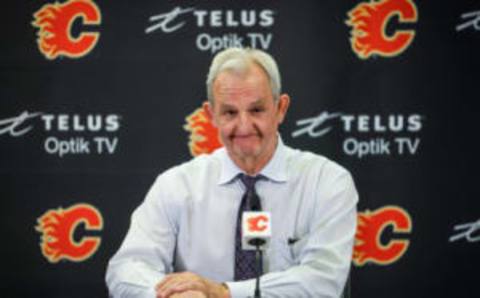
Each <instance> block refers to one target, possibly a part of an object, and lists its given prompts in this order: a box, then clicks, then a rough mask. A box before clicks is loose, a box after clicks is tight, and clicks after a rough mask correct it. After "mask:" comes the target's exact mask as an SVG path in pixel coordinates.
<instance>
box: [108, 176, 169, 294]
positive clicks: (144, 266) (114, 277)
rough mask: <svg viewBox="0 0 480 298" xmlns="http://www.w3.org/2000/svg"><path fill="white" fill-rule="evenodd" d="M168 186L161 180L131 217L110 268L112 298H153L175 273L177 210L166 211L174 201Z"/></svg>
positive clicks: (109, 287) (109, 284)
mask: <svg viewBox="0 0 480 298" xmlns="http://www.w3.org/2000/svg"><path fill="white" fill-rule="evenodd" d="M167 186H168V185H165V182H162V176H160V177H159V178H158V179H157V180H156V181H155V183H154V184H153V186H152V187H151V189H150V191H149V192H148V194H147V196H146V198H145V200H144V202H143V203H142V204H141V205H140V206H139V207H138V208H137V209H136V210H135V211H134V213H133V214H132V218H131V223H130V228H129V230H128V233H127V235H126V237H125V239H124V241H123V243H122V245H121V246H120V249H119V250H118V252H117V253H116V254H115V255H114V256H113V257H112V259H111V260H110V262H109V264H108V266H107V273H106V282H107V286H108V289H109V293H110V297H113V298H134V297H135V298H154V297H155V291H154V287H155V285H156V284H157V283H158V282H160V281H161V280H162V279H163V277H164V276H165V275H166V274H168V273H171V272H172V263H173V253H174V245H175V237H176V236H175V234H176V227H175V224H174V222H173V221H172V220H171V219H172V218H175V217H174V216H175V214H174V212H175V208H168V209H167V208H166V204H165V201H166V199H171V198H169V195H168V187H167ZM169 207H173V206H169Z"/></svg>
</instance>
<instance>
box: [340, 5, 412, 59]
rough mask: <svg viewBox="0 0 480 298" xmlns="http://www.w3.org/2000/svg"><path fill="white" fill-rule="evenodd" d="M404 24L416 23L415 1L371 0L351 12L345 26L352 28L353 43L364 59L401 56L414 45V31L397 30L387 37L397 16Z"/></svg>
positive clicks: (351, 39) (358, 54) (358, 53)
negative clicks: (391, 22)
mask: <svg viewBox="0 0 480 298" xmlns="http://www.w3.org/2000/svg"><path fill="white" fill-rule="evenodd" d="M395 15H396V16H398V18H399V22H401V23H414V22H416V21H417V18H418V13H417V7H416V6H415V4H414V3H413V1H412V0H370V2H367V3H360V4H358V5H357V6H355V8H353V9H352V10H350V11H349V12H348V16H349V19H348V20H347V21H346V24H347V25H349V26H351V27H352V30H351V37H350V43H351V45H352V49H353V51H354V52H355V53H356V54H357V56H358V57H360V58H361V59H367V58H369V57H370V56H371V55H373V54H378V55H380V56H383V57H392V56H396V55H398V54H400V53H402V52H403V51H404V50H406V49H407V48H408V46H409V45H410V44H411V42H412V41H413V38H414V36H415V32H414V31H412V30H396V31H395V33H394V34H393V35H392V36H387V33H386V28H387V25H388V23H389V22H390V21H391V19H392V18H393V17H394V16H395Z"/></svg>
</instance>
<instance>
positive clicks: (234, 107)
mask: <svg viewBox="0 0 480 298" xmlns="http://www.w3.org/2000/svg"><path fill="white" fill-rule="evenodd" d="M212 92H213V97H214V104H213V107H212V106H210V105H209V104H208V103H207V104H206V106H207V111H209V113H210V115H211V117H212V119H213V123H214V124H215V126H216V127H217V128H218V129H219V132H220V139H221V141H222V143H223V144H224V146H225V148H226V150H227V152H228V153H229V155H230V157H231V158H232V159H233V160H234V161H240V163H244V162H245V161H246V160H250V161H254V162H256V163H257V162H258V163H262V162H265V163H266V162H268V160H269V159H270V158H271V156H272V155H273V152H274V150H275V147H276V142H277V131H278V126H279V124H280V123H281V122H282V121H283V118H284V116H285V113H286V111H287V108H288V104H289V98H288V95H286V94H283V95H281V96H280V99H279V100H278V102H274V99H273V95H272V90H271V87H270V83H269V80H268V77H267V75H266V73H265V72H264V70H263V69H262V68H261V67H259V66H258V65H256V64H252V65H251V67H250V68H249V70H248V71H247V72H246V73H244V74H238V73H234V72H230V71H225V72H222V73H220V74H219V75H218V76H217V78H216V79H215V81H214V82H213V88H212Z"/></svg>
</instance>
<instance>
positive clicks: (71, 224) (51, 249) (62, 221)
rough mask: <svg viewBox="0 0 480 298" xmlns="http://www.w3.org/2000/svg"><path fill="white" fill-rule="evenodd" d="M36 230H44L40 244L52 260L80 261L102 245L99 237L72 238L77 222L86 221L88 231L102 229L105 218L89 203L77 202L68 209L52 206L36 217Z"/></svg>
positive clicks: (43, 251)
mask: <svg viewBox="0 0 480 298" xmlns="http://www.w3.org/2000/svg"><path fill="white" fill-rule="evenodd" d="M37 223H38V225H37V226H36V227H35V229H36V230H37V231H38V232H40V233H42V237H41V241H40V247H41V250H42V254H43V256H44V257H45V258H46V259H47V260H48V261H49V262H50V263H58V262H59V261H60V260H62V259H66V260H70V261H74V262H81V261H84V260H86V259H88V258H89V257H91V256H92V255H93V254H94V253H95V252H96V251H97V249H98V247H99V246H100V242H101V239H100V238H98V237H83V238H82V239H81V240H80V241H78V242H77V241H75V240H74V238H73V235H74V232H75V230H76V229H77V227H78V225H79V224H81V223H84V224H85V229H86V230H101V229H102V228H103V219H102V215H101V214H100V212H99V211H98V210H97V209H96V208H95V207H93V206H91V205H88V204H76V205H73V206H71V207H70V208H67V209H62V208H58V209H56V210H55V209H51V210H48V211H47V212H45V213H44V214H43V215H42V216H40V217H39V218H38V219H37Z"/></svg>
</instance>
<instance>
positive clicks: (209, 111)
mask: <svg viewBox="0 0 480 298" xmlns="http://www.w3.org/2000/svg"><path fill="white" fill-rule="evenodd" d="M202 108H203V110H204V111H205V114H206V115H207V118H208V120H210V122H212V123H213V125H214V126H217V123H216V122H215V117H214V116H213V115H214V114H213V106H212V105H211V104H210V102H209V101H208V100H207V101H204V102H203V104H202Z"/></svg>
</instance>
